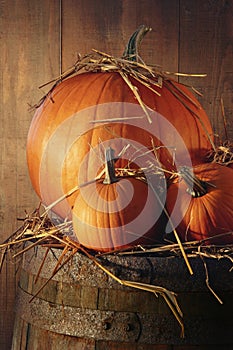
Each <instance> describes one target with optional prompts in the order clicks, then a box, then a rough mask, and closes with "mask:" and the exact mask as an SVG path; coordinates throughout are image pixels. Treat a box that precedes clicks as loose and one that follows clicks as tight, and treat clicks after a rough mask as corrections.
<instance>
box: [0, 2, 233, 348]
mask: <svg viewBox="0 0 233 350" xmlns="http://www.w3.org/2000/svg"><path fill="white" fill-rule="evenodd" d="M142 23H144V24H147V25H149V26H151V27H152V28H153V31H152V32H151V33H150V34H148V35H147V36H146V37H145V39H144V42H143V43H142V46H141V51H140V52H141V56H142V57H143V59H144V60H145V61H146V63H148V64H150V63H155V64H159V65H161V66H162V68H163V70H168V71H172V72H185V73H206V74H207V77H206V78H180V81H183V82H186V83H188V84H190V85H193V86H195V87H196V88H197V89H198V90H199V91H200V92H201V93H203V97H201V98H199V99H200V101H201V103H202V105H203V107H204V108H205V110H206V112H207V114H208V115H209V117H210V118H211V121H212V124H213V127H214V130H215V132H216V134H218V135H219V136H220V137H221V138H223V139H224V138H225V137H226V132H225V130H224V123H223V116H222V113H221V107H220V106H221V100H222V101H223V106H224V110H225V117H226V122H227V137H228V138H232V137H233V117H232V113H233V1H231V0H229V1H227V0H204V1H203V0H195V1H193V0H63V1H62V0H49V1H48V0H40V1H38V0H7V1H6V0H0V53H1V54H0V74H1V79H0V123H1V128H0V144H1V153H0V157H1V162H0V176H1V181H0V219H1V229H0V230H1V231H0V242H3V241H4V240H5V239H6V238H7V237H8V236H9V235H10V234H11V233H12V232H13V231H14V230H15V229H16V228H17V227H18V226H19V225H20V222H19V221H18V220H17V218H23V217H25V211H26V212H31V211H32V210H33V209H34V208H35V207H36V206H37V205H38V199H37V198H36V195H35V194H34V191H33V189H32V187H31V184H30V180H29V177H28V172H27V163H26V157H25V147H26V139H27V132H28V128H29V125H30V121H31V118H32V115H33V113H32V112H31V111H30V109H29V106H30V105H33V104H35V103H36V102H38V100H39V99H40V98H41V97H42V95H43V94H44V92H45V91H44V90H40V89H39V88H38V87H39V86H40V85H41V84H43V83H45V82H47V81H49V80H50V79H52V78H54V77H57V76H59V74H60V72H61V71H62V70H65V69H67V68H68V67H70V66H71V65H73V63H74V62H75V61H76V57H77V54H78V53H81V54H85V53H89V52H90V51H91V49H92V48H96V49H99V50H102V51H104V52H107V53H109V54H111V55H116V56H120V55H121V54H122V52H123V50H124V47H125V44H126V42H127V39H128V37H129V36H130V34H131V33H132V32H133V31H134V30H135V29H136V28H137V27H138V26H139V25H140V24H142ZM16 272H17V264H14V263H13V262H12V260H11V259H10V257H9V256H8V258H7V260H6V262H5V263H4V264H3V266H2V271H1V275H0V349H1V350H8V349H10V344H11V338H12V327H13V322H14V311H13V310H14V300H15V291H16V281H17V278H16V276H17V274H16Z"/></svg>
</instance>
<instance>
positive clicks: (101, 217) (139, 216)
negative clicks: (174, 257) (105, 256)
mask: <svg viewBox="0 0 233 350" xmlns="http://www.w3.org/2000/svg"><path fill="white" fill-rule="evenodd" d="M130 188H131V189H130ZM129 189H130V191H129ZM131 190H132V193H131V194H132V195H131V194H129V192H131ZM143 208H145V211H144V212H142V211H143ZM162 209H163V208H161V205H160V203H159V201H158V199H157V197H156V196H155V194H154V192H153V190H152V188H151V187H150V186H148V185H147V184H146V183H144V182H142V181H141V180H138V179H135V178H133V177H128V178H120V179H119V181H117V182H114V183H111V184H104V183H103V179H101V180H98V181H97V182H94V183H91V184H88V185H86V186H84V187H83V188H82V191H81V192H80V193H79V194H78V195H77V197H76V199H75V202H74V207H73V210H72V221H73V229H74V233H75V235H76V237H77V239H78V241H79V243H80V244H82V245H83V246H85V247H86V248H89V249H94V250H96V251H100V252H103V251H111V250H115V249H122V248H127V247H132V246H134V245H137V244H145V245H153V244H156V243H158V242H160V241H161V239H162V234H163V230H164V224H165V218H164V216H163V215H164V214H163V212H162ZM160 214H161V215H160Z"/></svg>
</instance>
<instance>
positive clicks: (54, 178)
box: [27, 43, 213, 218]
mask: <svg viewBox="0 0 233 350" xmlns="http://www.w3.org/2000/svg"><path fill="white" fill-rule="evenodd" d="M131 44H132V43H131ZM131 46H132V45H131ZM128 79H129V80H130V82H131V84H132V85H133V86H134V87H135V89H136V90H137V92H138V94H139V95H140V97H141V100H142V101H143V103H144V108H145V109H146V110H147V111H148V114H149V115H150V118H151V120H150V122H149V121H148V117H147V115H146V114H145V113H144V109H143V108H142V106H141V104H140V103H139V101H138V100H137V99H136V97H135V94H134V93H133V91H132V89H130V87H129V86H128V84H127V83H126V82H125V80H124V79H123V78H122V76H121V75H120V74H119V72H117V71H116V72H103V71H97V72H96V71H92V72H87V73H82V74H78V75H75V76H73V77H71V78H68V79H66V80H63V81H62V82H61V83H59V84H57V86H56V87H55V88H54V89H53V90H52V91H51V93H50V94H49V95H48V96H47V98H46V99H45V100H44V101H43V103H42V104H41V105H40V107H39V108H38V109H37V111H36V113H35V115H34V117H33V120H32V122H31V126H30V129H29V133H28V140H27V161H28V169H29V175H30V178H31V182H32V185H33V187H34V189H35V191H36V193H37V194H38V196H40V198H41V200H42V202H43V203H44V204H45V205H49V204H51V203H53V202H54V201H56V200H57V199H58V198H59V197H61V196H62V195H63V194H64V193H67V192H69V191H70V190H71V189H72V188H74V187H75V186H76V185H77V181H78V180H77V179H78V177H79V176H81V179H80V182H85V181H89V180H90V179H93V178H94V177H95V176H96V175H97V173H96V172H97V169H100V168H101V164H99V163H98V161H97V163H98V164H96V159H97V158H98V157H99V158H101V154H99V148H100V147H101V146H100V144H101V143H103V142H107V146H109V145H112V146H113V147H114V148H116V149H117V150H118V153H120V152H121V151H122V149H123V148H124V147H126V146H127V145H126V143H129V144H131V142H132V140H133V142H134V141H135V142H136V143H137V145H136V146H135V145H134V146H131V149H132V151H131V153H130V157H132V158H133V157H134V154H135V153H136V152H139V150H140V148H141V147H142V148H143V147H144V148H145V149H147V150H151V149H152V148H153V147H152V144H153V146H155V147H157V152H158V153H157V156H158V158H159V161H160V162H161V165H162V167H165V168H166V169H168V170H171V169H174V168H175V166H174V158H175V161H176V164H178V165H182V164H188V165H189V164H191V162H192V163H193V164H198V163H200V162H201V161H202V159H203V158H204V156H205V153H206V152H207V150H209V149H210V148H211V140H212V134H213V132H212V128H211V125H210V122H209V119H208V117H207V115H206V113H205V112H204V110H203V108H202V107H201V105H200V104H199V102H198V101H197V100H196V99H195V97H194V96H193V94H192V93H191V92H190V91H189V90H188V89H187V88H186V87H185V86H183V85H181V84H179V83H177V82H175V81H172V80H168V79H165V80H164V81H163V84H162V86H161V87H158V86H156V85H153V83H152V82H153V77H150V79H151V84H148V85H149V87H148V86H146V85H144V84H142V83H141V82H140V81H138V80H137V79H135V78H133V77H131V76H128ZM151 87H152V88H153V89H154V90H155V91H156V92H157V93H155V92H153V91H152V90H151ZM158 94H160V95H161V96H158ZM125 140H126V141H125ZM152 140H153V142H152ZM135 147H136V148H137V150H136V148H135ZM145 149H144V150H143V152H144V154H145V153H146V151H145ZM93 150H94V151H93ZM91 151H93V152H91ZM142 154H143V153H142V152H141V154H140V157H141V159H142ZM138 155H139V154H138ZM174 155H175V157H173V156H174ZM147 160H148V159H146V160H145V162H147ZM81 164H83V167H82V171H80V166H81ZM84 164H85V166H84ZM124 165H125V163H124V164H120V166H124ZM139 166H141V163H140V164H139ZM80 182H79V183H80ZM75 197H76V195H74V196H71V197H70V198H69V203H67V201H65V200H64V201H62V202H60V203H59V204H57V205H56V206H55V207H54V211H55V212H56V213H57V214H58V215H60V216H61V217H63V218H64V217H67V216H68V215H69V211H70V209H71V206H72V205H73V203H74V200H75Z"/></svg>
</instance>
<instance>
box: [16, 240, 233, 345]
mask: <svg viewBox="0 0 233 350" xmlns="http://www.w3.org/2000/svg"><path fill="white" fill-rule="evenodd" d="M45 252H46V248H44V247H41V246H39V247H36V248H33V249H31V250H29V251H28V252H27V253H26V254H25V257H24V259H23V266H22V272H21V278H20V281H19V287H18V295H17V303H16V318H15V326H14V334H13V342H12V350H24V349H25V350H26V349H27V350H50V349H54V350H61V349H62V350H64V349H67V350H73V349H75V350H83V349H87V350H94V349H95V350H96V349H97V350H115V349H118V350H119V349H120V350H124V349H128V350H133V349H138V350H150V349H155V350H194V349H195V350H200V349H201V350H215V349H221V350H230V349H232V348H233V332H232V315H233V304H232V296H233V277H232V272H230V268H231V266H232V263H231V261H230V260H228V259H221V260H220V261H218V260H217V259H206V264H207V268H208V272H209V283H210V285H211V287H212V288H213V290H214V291H215V292H216V293H217V294H218V296H219V297H220V298H221V300H222V301H223V304H220V303H219V302H218V300H217V299H216V298H215V297H214V295H213V294H212V293H211V292H210V291H209V289H208V288H207V286H206V282H205V280H206V272H205V271H206V270H205V267H204V265H203V261H202V260H201V259H199V258H192V259H190V262H191V265H192V268H193V271H194V275H193V276H191V275H189V272H188V271H187V267H186V265H185V263H184V261H183V258H179V257H152V256H150V257H149V256H147V257H145V256H105V257H104V256H103V257H102V258H101V263H102V265H103V266H105V267H106V268H108V269H109V271H111V272H113V273H114V274H115V275H116V276H118V277H119V278H121V279H124V280H131V281H140V282H143V283H150V284H153V285H160V286H162V287H165V288H168V289H169V290H172V291H175V292H176V293H177V294H178V302H179V304H180V306H181V309H182V311H183V314H184V325H185V337H184V338H183V339H182V338H181V337H180V327H179V324H178V322H177V320H176V319H175V318H174V315H173V314H172V313H171V311H170V309H169V307H168V306H167V304H166V303H165V302H164V299H163V298H162V297H161V296H155V295H154V294H152V293H149V292H145V291H140V290H137V289H133V288H129V287H125V286H122V285H121V284H119V283H118V282H116V281H115V280H113V279H112V278H111V277H110V276H109V275H107V274H106V273H105V272H103V271H102V270H100V268H99V267H97V266H96V265H95V264H94V263H93V262H92V261H91V260H89V259H88V258H87V257H86V256H84V255H82V254H80V253H77V254H75V256H74V257H73V259H72V261H70V262H69V263H67V264H66V265H65V266H64V267H63V268H62V269H61V270H60V271H59V272H58V273H57V274H56V275H55V276H54V277H53V279H51V280H50V281H49V282H48V284H47V285H46V286H45V287H44V288H43V289H42V291H41V292H40V293H39V294H38V295H37V296H36V297H35V298H34V299H33V301H31V299H32V297H33V296H34V295H35V293H36V292H37V291H38V290H39V288H40V287H41V286H42V285H43V284H44V283H45V282H46V281H47V280H48V279H49V278H50V277H51V273H52V271H53V268H54V267H55V266H56V264H57V261H58V259H59V256H60V255H61V252H62V250H60V249H55V248H53V249H51V250H50V251H49V253H48V255H47V258H46V260H45V264H44V266H43V268H42V271H41V273H40V276H39V278H38V280H37V282H36V283H35V278H36V275H37V273H38V270H39V268H40V266H41V263H42V261H43V258H44V256H45Z"/></svg>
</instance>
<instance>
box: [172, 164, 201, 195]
mask: <svg viewBox="0 0 233 350" xmlns="http://www.w3.org/2000/svg"><path fill="white" fill-rule="evenodd" d="M179 174H180V176H181V177H182V178H183V179H184V181H185V182H186V185H187V186H188V188H187V192H188V193H189V194H191V196H192V197H193V198H197V197H202V196H204V195H205V194H206V193H207V192H208V191H207V185H208V183H207V182H206V181H203V180H200V179H199V178H198V177H197V176H196V175H195V174H194V173H193V171H192V169H191V168H189V167H187V166H183V167H181V169H180V171H179Z"/></svg>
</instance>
